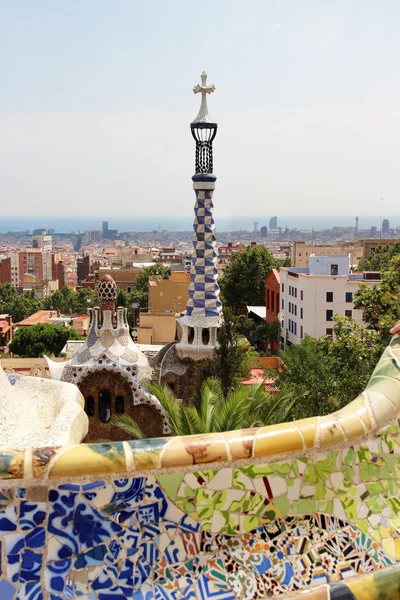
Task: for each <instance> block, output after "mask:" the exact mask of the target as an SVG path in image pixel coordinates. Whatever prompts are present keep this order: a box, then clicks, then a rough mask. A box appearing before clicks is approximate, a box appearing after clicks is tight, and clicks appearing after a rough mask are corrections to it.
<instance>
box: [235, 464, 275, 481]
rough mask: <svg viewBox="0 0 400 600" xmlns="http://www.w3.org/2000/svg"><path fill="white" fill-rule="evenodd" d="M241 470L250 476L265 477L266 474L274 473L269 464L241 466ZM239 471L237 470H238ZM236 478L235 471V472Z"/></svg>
mask: <svg viewBox="0 0 400 600" xmlns="http://www.w3.org/2000/svg"><path fill="white" fill-rule="evenodd" d="M240 471H242V472H243V473H245V474H246V475H248V476H249V477H254V478H256V477H265V476H266V475H272V469H271V467H270V466H269V465H261V466H260V465H250V466H248V467H241V469H240ZM236 473H237V471H236ZM234 478H235V473H234Z"/></svg>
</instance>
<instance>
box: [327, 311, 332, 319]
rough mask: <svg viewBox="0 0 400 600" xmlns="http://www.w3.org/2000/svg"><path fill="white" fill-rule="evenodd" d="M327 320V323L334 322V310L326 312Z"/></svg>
mask: <svg viewBox="0 0 400 600" xmlns="http://www.w3.org/2000/svg"><path fill="white" fill-rule="evenodd" d="M326 320H327V321H333V310H327V311H326Z"/></svg>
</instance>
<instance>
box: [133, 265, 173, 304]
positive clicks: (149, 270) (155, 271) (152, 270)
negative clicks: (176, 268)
mask: <svg viewBox="0 0 400 600" xmlns="http://www.w3.org/2000/svg"><path fill="white" fill-rule="evenodd" d="M170 275H171V267H167V266H166V265H164V264H162V263H157V264H155V265H151V266H150V267H145V268H144V269H142V270H141V271H140V272H139V273H138V275H137V277H136V279H135V283H134V289H133V292H132V295H131V298H130V300H131V302H137V303H138V304H139V305H140V308H141V309H145V308H147V307H148V304H149V277H156V276H159V277H161V278H162V279H168V277H169V276H170Z"/></svg>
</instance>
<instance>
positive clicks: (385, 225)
mask: <svg viewBox="0 0 400 600" xmlns="http://www.w3.org/2000/svg"><path fill="white" fill-rule="evenodd" d="M389 232H390V227H389V219H383V221H382V233H389Z"/></svg>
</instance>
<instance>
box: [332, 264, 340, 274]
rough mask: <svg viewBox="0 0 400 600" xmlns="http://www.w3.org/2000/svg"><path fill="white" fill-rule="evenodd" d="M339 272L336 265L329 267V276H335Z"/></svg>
mask: <svg viewBox="0 0 400 600" xmlns="http://www.w3.org/2000/svg"><path fill="white" fill-rule="evenodd" d="M338 272H339V267H338V265H331V275H337V274H338Z"/></svg>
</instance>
